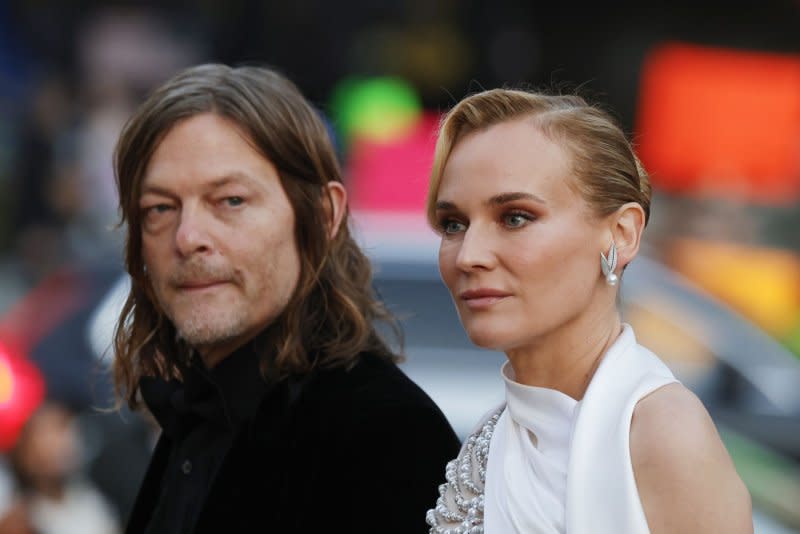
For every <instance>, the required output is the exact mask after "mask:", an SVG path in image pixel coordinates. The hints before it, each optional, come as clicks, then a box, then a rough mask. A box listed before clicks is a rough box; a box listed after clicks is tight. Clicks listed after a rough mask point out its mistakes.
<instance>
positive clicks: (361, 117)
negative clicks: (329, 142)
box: [331, 77, 422, 146]
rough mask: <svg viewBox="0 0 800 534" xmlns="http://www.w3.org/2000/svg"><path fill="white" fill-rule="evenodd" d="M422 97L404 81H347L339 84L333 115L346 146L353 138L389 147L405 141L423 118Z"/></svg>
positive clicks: (386, 78)
mask: <svg viewBox="0 0 800 534" xmlns="http://www.w3.org/2000/svg"><path fill="white" fill-rule="evenodd" d="M421 108H422V106H421V105H420V100H419V97H418V96H417V93H416V91H415V90H414V88H413V87H412V86H411V85H410V84H409V83H408V82H406V81H405V80H402V79H400V78H392V77H380V78H345V79H343V80H342V81H340V82H339V83H338V84H336V87H334V90H333V96H332V98H331V113H332V115H333V118H334V120H335V125H336V129H337V130H338V131H339V135H340V136H341V140H342V141H343V144H344V146H349V145H350V142H351V141H352V139H353V137H354V136H357V137H359V138H365V139H368V140H371V141H375V142H382V143H388V142H392V141H395V140H398V139H401V138H402V137H404V136H405V135H406V134H407V133H408V132H409V130H410V129H411V128H413V126H414V125H415V124H416V123H417V120H418V119H419V117H420V115H421Z"/></svg>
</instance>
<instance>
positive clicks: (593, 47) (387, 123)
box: [0, 0, 800, 534]
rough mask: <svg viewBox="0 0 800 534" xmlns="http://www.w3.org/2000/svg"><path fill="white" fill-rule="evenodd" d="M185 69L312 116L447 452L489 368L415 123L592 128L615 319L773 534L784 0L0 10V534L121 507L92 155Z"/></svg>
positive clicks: (797, 101) (786, 72)
mask: <svg viewBox="0 0 800 534" xmlns="http://www.w3.org/2000/svg"><path fill="white" fill-rule="evenodd" d="M190 5H191V7H188V6H190ZM208 61H215V62H225V63H229V64H237V63H266V64H269V65H271V66H274V67H276V68H278V69H279V70H281V71H282V72H283V73H285V74H286V75H287V76H289V77H290V78H291V79H292V80H294V81H295V82H296V83H297V84H298V86H299V87H300V88H301V90H302V91H303V92H304V93H305V95H306V96H307V97H308V98H309V99H310V100H311V101H312V102H313V103H314V104H315V105H316V106H317V107H318V108H319V110H320V112H321V113H322V114H323V115H324V116H325V117H326V119H327V120H328V123H329V125H330V128H331V134H332V135H333V136H334V139H335V141H336V145H337V147H338V149H339V152H340V156H341V161H342V163H343V166H344V168H345V176H346V180H347V186H348V188H349V190H350V195H351V198H352V208H353V210H354V213H355V217H354V223H353V224H354V227H355V230H356V232H357V234H358V235H359V236H360V239H361V240H362V243H363V244H364V246H365V247H366V248H367V251H368V252H369V254H370V255H371V257H372V258H373V261H374V263H375V267H376V271H377V274H376V287H377V289H378V290H379V291H380V293H381V294H382V295H383V297H384V298H385V299H386V300H387V302H388V303H389V305H390V307H392V309H394V311H396V312H397V313H398V314H399V315H400V316H401V318H402V319H403V322H404V325H405V329H406V353H407V356H408V358H407V362H406V363H405V364H404V369H405V370H406V372H408V374H409V375H411V376H412V377H413V378H415V379H416V380H417V381H418V382H419V383H420V384H421V385H423V387H425V389H426V390H428V391H429V392H430V393H431V395H432V396H433V397H434V399H435V400H436V401H437V402H439V404H440V405H442V407H443V409H444V410H445V412H446V414H447V415H448V417H449V418H450V420H451V422H452V423H453V425H454V426H455V427H456V430H457V431H458V432H459V434H461V435H462V437H463V436H464V435H465V434H466V433H468V432H469V431H470V428H471V425H472V424H474V422H475V421H476V420H477V418H478V417H479V416H480V415H481V414H482V413H483V412H485V411H486V410H488V409H489V408H490V407H491V406H492V405H493V404H495V403H496V402H498V401H499V400H502V385H501V381H500V379H499V375H498V369H499V363H500V362H501V361H502V356H501V355H497V354H493V353H486V352H483V351H478V350H476V349H475V348H474V347H472V346H471V345H470V344H469V342H468V341H467V340H466V337H465V336H464V334H463V332H462V331H461V327H460V324H459V323H458V319H457V317H456V316H455V313H454V311H453V309H452V304H451V303H450V300H449V296H448V294H447V293H446V291H445V290H444V288H443V287H442V285H441V283H440V282H439V280H438V273H437V270H436V238H435V236H434V235H433V234H432V233H431V232H430V231H429V230H428V229H427V228H426V226H425V221H424V216H423V209H422V207H423V204H424V195H425V187H426V183H427V174H428V171H429V167H430V163H431V160H432V150H433V143H434V136H435V132H436V126H437V123H438V120H439V117H440V115H441V113H442V112H444V111H446V110H447V109H449V108H450V107H451V106H452V105H453V104H454V103H455V102H456V101H458V100H459V99H460V98H462V97H463V96H464V95H466V94H467V93H470V92H474V91H479V90H481V89H484V88H493V87H498V86H524V87H533V88H544V89H548V90H551V91H556V92H565V93H572V92H578V93H579V94H581V95H583V96H585V97H587V98H589V99H590V100H592V101H594V102H597V103H598V104H600V105H602V106H603V107H606V108H608V109H611V110H612V111H613V112H614V114H615V115H616V116H617V117H618V119H619V120H620V122H621V124H622V125H623V126H624V128H625V130H626V131H627V132H628V133H630V135H631V136H632V139H633V140H634V141H635V143H636V146H637V150H638V152H639V154H640V156H641V157H642V159H643V162H644V164H645V166H646V167H647V168H648V170H649V171H650V173H651V175H652V181H653V183H654V186H655V198H654V204H653V209H652V220H651V223H650V227H649V229H648V232H647V234H646V236H647V243H646V250H645V256H644V257H643V258H641V260H637V263H636V264H635V265H634V266H633V268H632V269H630V270H629V272H628V273H626V278H625V281H624V284H623V294H624V298H623V303H624V308H623V311H624V317H625V320H626V321H628V322H631V323H632V324H633V325H634V327H635V328H636V329H637V333H638V335H639V337H640V342H642V343H643V344H645V345H648V346H650V347H651V348H652V349H653V350H655V351H656V352H657V353H659V354H660V355H661V356H662V357H664V358H665V360H667V362H668V364H669V365H670V366H671V367H672V368H673V370H675V372H676V373H677V374H678V375H679V377H680V378H681V380H682V381H683V382H684V383H685V384H687V385H688V386H690V387H691V388H692V389H693V390H694V391H695V392H697V393H698V395H700V397H701V399H703V401H704V402H705V403H706V405H707V406H708V407H709V410H710V411H711V413H712V416H713V417H714V418H715V421H716V422H717V424H718V425H719V427H720V431H721V434H722V435H723V439H724V440H725V442H726V445H727V446H728V449H729V451H730V452H731V454H732V456H733V457H734V461H735V462H736V465H737V468H738V469H739V472H740V474H741V475H742V477H743V478H744V479H745V482H746V483H747V485H748V488H749V489H750V491H751V494H752V495H753V500H754V504H755V507H756V532H767V533H770V532H800V464H799V463H798V462H799V461H800V1H798V0H764V1H761V2H730V1H726V2H723V1H712V2H709V1H705V2H703V1H696V2H689V1H686V0H677V1H672V2H636V3H634V2H622V1H620V2H594V3H591V4H587V5H580V4H574V5H570V6H568V7H563V8H559V7H555V6H553V5H551V4H549V3H542V2H536V1H521V0H519V1H517V0H494V1H491V2H489V1H488V0H462V1H457V0H442V1H430V0H384V1H381V2H358V1H354V0H340V1H338V2H326V1H323V0H295V1H293V2H266V1H255V0H229V1H226V2H218V1H213V0H201V1H198V2H194V3H187V2H177V1H169V0H165V1H161V2H148V1H139V2H101V1H80V0H76V1H69V2H63V1H56V0H16V1H15V0H5V1H0V451H2V452H0V533H3V532H40V533H43V534H47V533H57V532H81V533H84V534H85V533H92V532H117V531H119V530H120V525H121V524H123V522H124V520H125V518H126V516H127V514H128V512H129V510H130V506H131V504H132V499H133V497H134V495H135V491H136V489H137V487H138V484H139V480H140V478H141V476H142V473H143V470H144V468H145V466H146V462H147V459H148V456H149V452H150V447H151V446H152V444H153V442H154V439H155V435H154V434H155V431H154V429H153V427H152V426H151V425H150V423H149V422H148V421H147V420H145V419H143V418H141V417H140V416H138V415H136V414H131V413H127V412H126V411H125V410H123V411H122V412H121V413H116V412H113V413H112V412H109V411H107V410H108V409H109V408H110V407H112V405H113V396H112V393H111V389H110V384H109V380H108V376H107V375H108V373H107V366H108V360H109V359H110V357H111V354H110V353H109V351H108V347H109V342H110V336H111V328H112V327H113V321H114V319H115V316H114V314H115V313H116V311H117V309H118V306H119V299H120V298H121V297H120V295H121V294H124V291H125V283H124V279H123V278H121V276H122V258H121V248H122V237H121V232H120V230H119V229H116V228H115V224H116V221H117V207H116V202H115V190H114V185H113V171H112V167H111V154H112V151H113V147H114V144H115V142H116V137H117V135H118V133H119V131H120V128H121V127H122V125H123V124H124V122H125V120H126V118H127V117H128V116H129V114H130V113H131V112H132V110H133V109H134V108H135V106H136V105H137V104H138V103H139V102H141V101H142V99H143V98H144V96H145V95H146V94H147V92H148V91H149V90H150V89H152V88H153V87H154V86H155V85H157V84H159V83H160V82H162V81H164V80H165V79H166V78H168V77H170V76H171V75H172V74H174V73H175V72H176V71H177V70H179V69H181V68H183V67H185V66H189V65H192V64H196V63H199V62H208ZM465 391H469V392H471V394H470V395H468V397H469V398H468V399H466V398H465V394H464V392H465ZM104 410H106V411H104Z"/></svg>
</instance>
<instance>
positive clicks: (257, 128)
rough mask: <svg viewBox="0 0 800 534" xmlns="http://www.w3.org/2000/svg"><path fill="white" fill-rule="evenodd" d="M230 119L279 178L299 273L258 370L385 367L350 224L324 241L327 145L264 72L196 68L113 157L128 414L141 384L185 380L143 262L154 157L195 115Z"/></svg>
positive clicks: (367, 279)
mask: <svg viewBox="0 0 800 534" xmlns="http://www.w3.org/2000/svg"><path fill="white" fill-rule="evenodd" d="M209 112H210V113H216V114H218V115H220V116H222V117H225V118H227V119H229V120H232V121H233V122H234V123H236V124H237V125H238V126H239V127H240V128H242V130H243V131H244V132H245V133H246V134H247V135H248V136H249V141H250V142H251V143H252V144H253V146H254V147H255V148H256V149H257V150H258V151H259V152H260V153H261V154H262V155H263V156H264V157H265V158H266V159H268V160H269V161H270V162H271V163H272V164H273V165H274V166H275V167H276V169H277V170H278V174H279V176H280V180H281V184H282V185H283V188H284V190H285V191H286V194H287V196H288V198H289V202H290V203H291V205H292V207H293V209H294V214H295V221H296V222H295V229H294V232H295V239H296V240H297V241H296V242H297V248H298V252H299V254H300V263H301V267H300V276H299V281H298V284H297V287H296V289H295V291H294V294H293V295H292V298H291V299H290V301H289V304H288V305H287V307H286V309H285V310H284V311H283V312H282V313H281V315H280V316H279V317H278V319H276V320H275V322H274V323H273V324H272V325H270V326H269V327H268V328H267V330H266V332H265V333H264V334H263V335H260V336H259V340H260V341H261V342H262V343H259V344H258V347H259V348H260V349H259V350H260V353H261V358H262V359H261V368H262V371H263V372H264V374H265V376H267V377H268V378H270V377H271V378H272V379H278V378H283V377H286V376H288V375H296V374H305V373H308V372H310V371H311V370H312V369H313V368H315V367H335V366H343V367H347V366H350V365H352V364H353V363H354V362H355V360H356V358H357V357H358V355H359V354H360V353H362V352H372V353H375V354H378V355H380V356H382V357H384V358H387V359H390V360H396V359H397V357H396V356H394V355H393V354H392V352H391V351H390V349H389V348H388V347H387V345H386V343H385V342H384V341H383V340H382V339H381V337H380V336H379V335H378V333H377V331H376V329H375V324H374V323H375V321H384V322H387V323H389V325H390V327H391V328H392V329H393V330H394V332H395V333H396V334H397V335H398V337H399V333H400V332H399V327H398V326H397V323H396V322H395V321H394V319H393V318H392V316H391V315H390V314H389V313H388V312H387V310H386V309H385V308H384V306H383V305H382V304H381V303H380V302H379V301H378V300H377V299H376V298H375V295H374V292H373V289H372V273H371V267H370V263H369V260H368V259H367V257H366V256H365V255H364V253H363V252H362V251H361V250H360V249H359V247H358V246H357V245H356V243H355V241H354V240H353V238H352V237H351V235H350V232H349V229H348V227H347V224H348V221H347V214H345V217H344V219H343V221H342V224H341V227H340V228H339V231H338V233H337V234H336V236H335V237H334V238H333V239H330V238H329V234H328V221H327V218H326V209H325V208H326V207H330V204H328V206H326V203H330V202H331V200H330V197H329V196H328V193H327V191H328V189H327V188H326V187H325V185H326V184H328V183H329V182H332V181H341V170H340V167H339V164H338V161H337V159H336V153H335V151H334V148H333V145H332V143H331V140H330V136H329V134H328V131H327V129H326V127H325V124H324V122H323V121H322V120H321V118H320V116H319V114H318V113H317V111H316V110H315V109H314V108H313V107H312V106H311V105H310V104H309V103H308V102H307V101H306V100H305V98H304V97H303V96H302V94H301V93H300V91H299V90H298V89H297V87H295V85H294V84H293V83H292V82H290V81H289V80H287V79H286V78H285V77H283V76H282V75H280V74H278V73H277V72H275V71H273V70H271V69H268V68H265V67H254V66H246V67H237V68H232V67H228V66H225V65H217V64H211V65H201V66H197V67H192V68H189V69H187V70H185V71H183V72H181V73H179V74H177V75H176V76H175V77H173V78H172V79H170V80H169V81H167V82H166V83H165V84H164V85H162V86H161V87H160V88H158V89H156V90H155V91H154V92H153V93H152V95H151V96H150V97H149V98H148V99H147V100H146V101H145V102H144V104H142V106H141V107H140V108H139V109H138V110H137V111H136V113H135V114H134V115H133V116H132V117H131V118H130V119H129V121H128V123H127V124H126V125H125V127H124V129H123V131H122V134H121V135H120V139H119V142H118V144H117V148H116V151H115V154H114V170H115V175H116V181H117V187H118V190H119V199H120V209H121V214H122V215H121V224H125V223H127V228H128V230H127V241H126V256H125V263H126V268H127V271H128V273H129V274H130V276H131V291H130V294H129V295H128V298H127V300H126V302H125V305H124V307H123V310H122V313H121V315H120V318H119V322H118V324H117V329H116V332H115V338H114V348H115V351H116V357H115V360H114V362H115V363H114V381H115V385H116V388H117V393H118V394H119V395H120V398H121V399H124V400H126V401H127V403H128V405H129V406H131V407H132V408H135V407H136V406H137V405H138V402H137V396H138V395H137V394H138V385H139V380H140V379H141V377H142V376H158V377H161V378H164V379H173V378H176V379H181V377H182V374H183V371H184V370H185V369H186V367H187V366H188V365H189V362H190V357H191V349H190V347H188V346H186V345H185V343H184V342H183V341H180V340H179V339H177V336H176V332H175V327H174V325H173V324H172V323H171V321H170V320H169V318H167V317H166V316H165V314H164V312H163V310H162V308H161V307H160V306H159V303H158V301H157V299H156V297H155V294H154V292H153V288H152V286H151V284H150V282H149V280H148V278H147V275H146V272H145V269H144V262H143V257H142V234H141V214H140V211H139V196H140V194H141V185H142V180H143V177H144V174H145V171H146V169H147V165H148V163H149V161H150V158H151V157H152V155H153V152H154V151H155V149H156V147H157V146H158V144H159V143H160V141H161V140H162V139H163V137H164V136H165V135H166V134H167V132H168V131H169V130H170V129H171V128H172V127H173V126H174V125H175V124H176V123H177V122H179V121H181V120H183V119H186V118H188V117H191V116H194V115H197V114H200V113H209Z"/></svg>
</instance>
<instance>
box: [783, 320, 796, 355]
mask: <svg viewBox="0 0 800 534" xmlns="http://www.w3.org/2000/svg"><path fill="white" fill-rule="evenodd" d="M781 342H782V343H783V344H784V346H785V347H786V348H788V349H789V350H790V351H792V352H793V353H794V355H795V356H797V357H798V358H800V317H798V320H797V321H796V323H795V325H794V327H793V328H791V329H790V330H789V332H787V333H786V334H785V335H784V336H782V337H781Z"/></svg>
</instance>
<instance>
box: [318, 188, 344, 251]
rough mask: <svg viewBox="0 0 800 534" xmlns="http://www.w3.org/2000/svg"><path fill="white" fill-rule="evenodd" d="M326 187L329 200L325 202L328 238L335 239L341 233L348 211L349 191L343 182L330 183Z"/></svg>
mask: <svg viewBox="0 0 800 534" xmlns="http://www.w3.org/2000/svg"><path fill="white" fill-rule="evenodd" d="M324 187H325V189H326V193H327V195H325V196H326V197H327V198H328V201H327V202H323V206H324V208H325V221H326V222H327V224H328V237H329V238H330V239H333V238H335V237H336V234H337V233H338V232H339V226H340V225H341V224H342V219H343V218H344V214H345V211H347V190H346V189H345V188H344V186H343V185H342V184H341V182H328V184H327V185H325V186H324Z"/></svg>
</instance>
